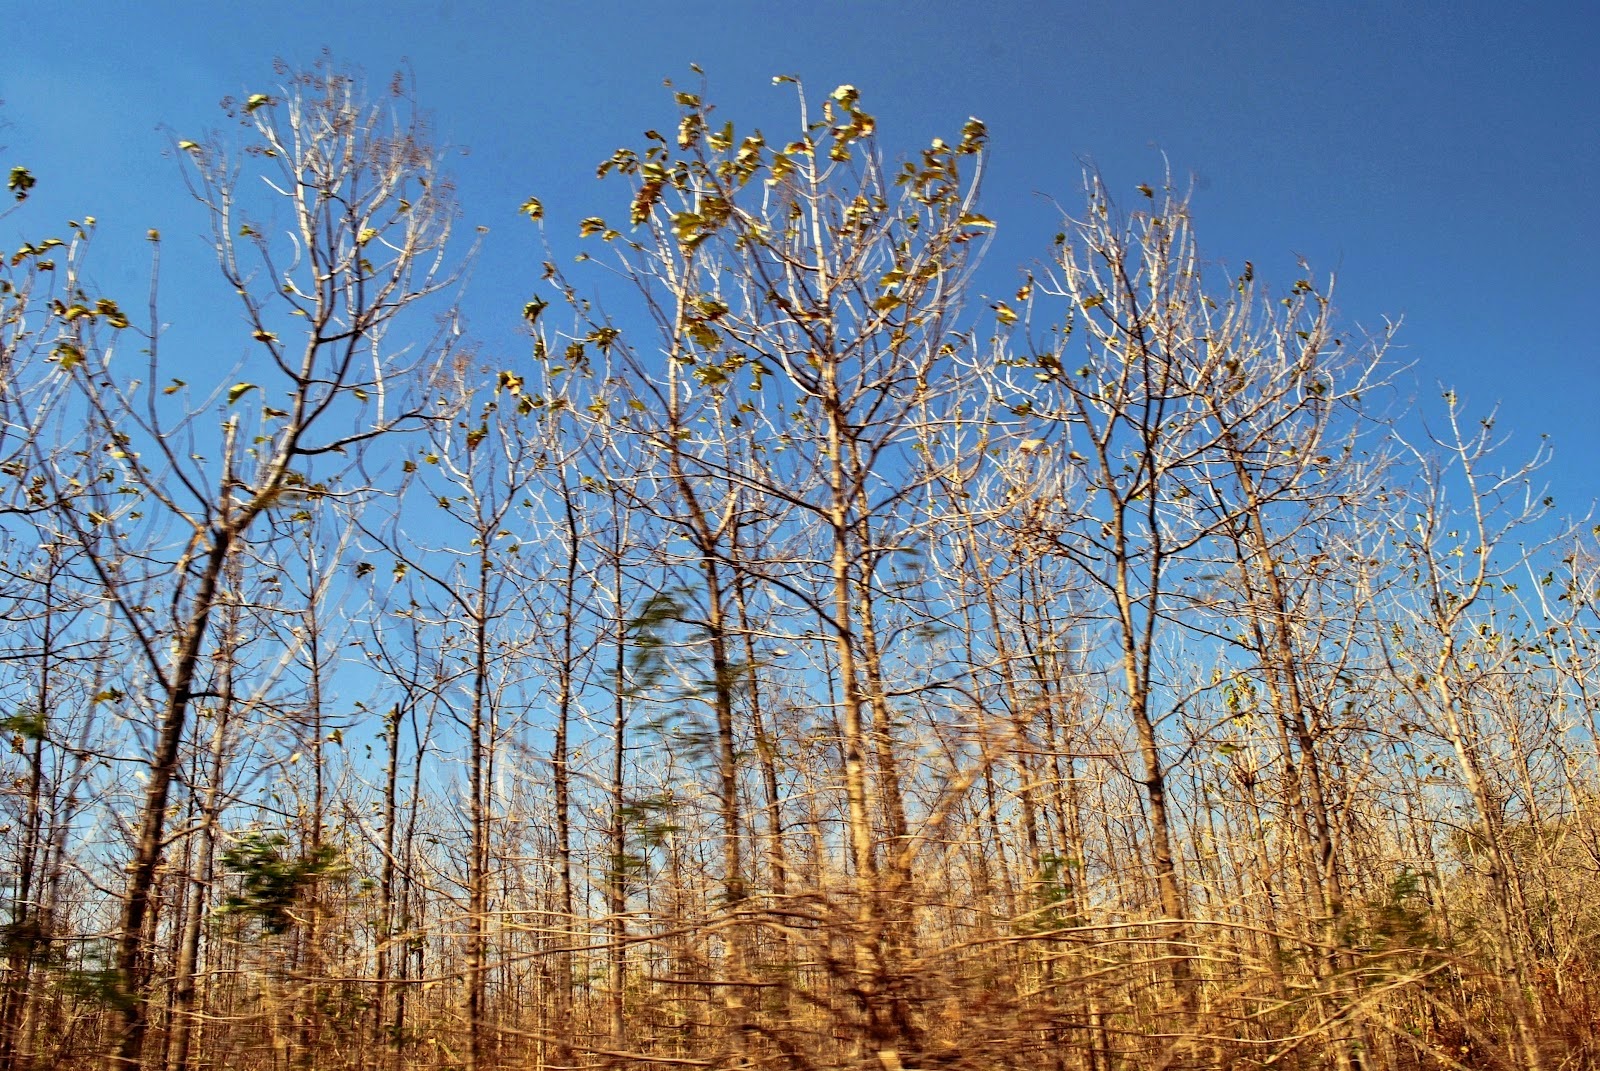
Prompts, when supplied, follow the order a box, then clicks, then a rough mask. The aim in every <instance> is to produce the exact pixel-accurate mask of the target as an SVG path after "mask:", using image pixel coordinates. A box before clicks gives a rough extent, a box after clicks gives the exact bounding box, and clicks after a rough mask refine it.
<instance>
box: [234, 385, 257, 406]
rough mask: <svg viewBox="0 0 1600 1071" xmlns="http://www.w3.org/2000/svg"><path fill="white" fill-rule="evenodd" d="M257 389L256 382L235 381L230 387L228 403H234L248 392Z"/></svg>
mask: <svg viewBox="0 0 1600 1071" xmlns="http://www.w3.org/2000/svg"><path fill="white" fill-rule="evenodd" d="M256 389H257V388H256V385H255V384H254V383H235V384H234V385H233V386H231V387H229V388H228V404H229V405H232V404H233V403H234V402H236V401H238V400H239V399H240V398H242V397H244V395H245V394H246V393H247V392H249V391H253V390H256Z"/></svg>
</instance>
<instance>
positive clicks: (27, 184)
mask: <svg viewBox="0 0 1600 1071" xmlns="http://www.w3.org/2000/svg"><path fill="white" fill-rule="evenodd" d="M38 184H39V180H38V179H36V178H34V177H33V173H32V172H30V171H29V170H28V169H27V168H25V167H13V168H12V169H11V177H10V178H9V179H7V180H6V189H8V190H10V191H11V195H12V196H13V197H15V198H16V199H17V200H18V201H26V200H27V199H28V191H29V190H31V189H33V188H34V187H35V186H37V185H38Z"/></svg>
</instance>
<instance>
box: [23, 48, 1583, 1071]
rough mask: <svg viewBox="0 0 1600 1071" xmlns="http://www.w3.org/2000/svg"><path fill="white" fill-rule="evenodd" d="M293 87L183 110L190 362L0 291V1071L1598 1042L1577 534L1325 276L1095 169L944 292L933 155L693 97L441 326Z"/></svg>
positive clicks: (404, 248)
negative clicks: (222, 348)
mask: <svg viewBox="0 0 1600 1071" xmlns="http://www.w3.org/2000/svg"><path fill="white" fill-rule="evenodd" d="M285 79H286V83H285V85H284V86H283V88H282V89H281V90H280V91H279V92H278V93H276V94H274V95H262V96H256V97H251V98H249V99H248V100H246V101H243V102H236V103H234V104H232V105H231V110H230V114H231V115H232V116H233V118H235V119H236V120H238V123H237V126H236V127H235V128H234V133H233V134H232V135H229V136H224V137H219V138H218V139H216V140H215V141H212V142H207V143H204V144H201V143H192V142H187V141H183V142H176V143H175V144H174V149H175V150H176V151H177V154H178V155H179V156H180V157H181V158H182V159H183V160H184V162H185V176H186V180H187V181H188V183H189V188H190V190H191V191H192V192H193V194H194V195H195V197H196V198H197V199H198V202H199V204H200V205H201V206H202V207H203V210H204V211H205V213H206V214H207V217H208V218H209V220H210V223H211V235H212V237H213V239H214V245H215V252H216V270H217V271H218V272H220V274H221V277H222V279H223V280H224V281H225V282H226V283H227V285H228V288H229V289H230V290H231V291H232V292H234V293H235V294H236V296H237V301H238V304H237V306H236V309H235V311H234V312H233V313H232V316H233V318H234V320H233V322H234V323H236V325H237V327H236V330H237V332H238V336H239V342H240V345H241V346H244V347H246V348H247V349H248V353H249V356H248V357H247V359H246V360H245V361H244V362H243V364H242V365H241V366H240V371H239V372H238V374H237V375H236V376H235V375H229V374H226V373H223V374H221V376H222V377H221V378H218V379H216V380H214V381H208V382H200V383H185V382H182V381H181V380H179V379H177V378H175V377H174V373H173V368H174V367H175V366H174V365H172V364H169V363H167V362H168V361H169V358H168V357H167V356H166V355H165V354H164V353H163V333H164V330H165V329H164V328H163V326H162V320H161V318H160V315H159V313H158V311H157V308H156V305H157V303H156V300H155V298H154V297H153V296H152V297H151V298H150V299H149V302H148V305H146V303H145V302H144V301H143V300H140V301H139V302H138V303H137V304H138V306H139V311H138V312H137V314H136V313H135V311H134V309H135V304H136V303H135V301H134V298H133V296H132V295H122V294H115V295H108V294H103V293H100V292H98V291H97V290H95V289H94V288H93V286H92V285H91V282H90V280H91V279H92V278H93V273H92V272H90V271H89V270H88V269H87V267H86V265H87V264H88V260H87V257H88V250H89V245H90V243H91V238H92V233H93V221H89V220H85V221H77V222H73V223H71V224H69V225H68V227H67V228H66V229H65V230H64V231H63V232H62V234H63V237H61V238H49V239H40V238H35V239H33V240H31V241H30V242H28V243H27V244H24V245H23V246H22V247H21V248H20V249H19V250H18V251H17V252H16V253H15V255H13V256H11V257H10V258H9V260H8V262H7V266H6V267H5V269H4V273H3V278H0V324H3V335H0V473H3V488H4V491H3V494H4V498H3V500H0V540H3V541H0V606H3V612H4V615H5V618H6V621H7V622H8V628H7V630H6V632H5V636H4V639H3V641H0V692H3V695H4V699H3V710H0V713H3V714H4V717H5V721H4V728H5V732H6V734H7V737H8V739H9V742H10V747H9V750H8V752H7V753H6V754H5V755H4V756H0V761H3V763H4V784H3V786H0V787H3V795H0V808H3V815H0V824H3V829H4V838H3V841H0V854H3V867H4V869H3V872H0V882H3V885H4V890H5V895H6V907H5V910H6V912H7V917H6V919H5V929H4V948H3V958H4V964H3V971H4V973H3V992H0V1065H3V1066H0V1071H32V1069H43V1068H67V1067H80V1066H81V1067H88V1066H92V1065H97V1064H101V1063H104V1064H105V1065H106V1066H110V1067H117V1066H121V1067H125V1068H161V1069H163V1071H188V1069H192V1068H203V1067H221V1066H226V1067H230V1068H235V1069H238V1071H246V1069H253V1068H274V1069H281V1068H290V1067H316V1068H374V1069H380V1068H381V1069H385V1071H391V1069H393V1071H398V1069H400V1068H436V1067H460V1068H466V1069H469V1071H480V1069H486V1068H512V1067H516V1068H524V1067H548V1068H576V1067H601V1066H604V1067H636V1068H643V1067H650V1066H669V1067H670V1066H691V1067H708V1068H709V1067H735V1066H749V1067H755V1066H760V1067H771V1068H788V1069H794V1071H810V1069H814V1068H815V1069H820V1068H830V1067H845V1066H850V1067H869V1068H880V1069H882V1071H901V1069H915V1068H933V1067H947V1068H970V1069H973V1071H976V1069H980V1068H981V1069H989V1068H1018V1069H1022V1068H1027V1069H1034V1068H1039V1067H1053V1068H1059V1069H1063V1071H1065V1069H1081V1071H1112V1069H1124V1068H1126V1069H1132V1068H1178V1067H1217V1068H1220V1067H1277V1068H1294V1069H1312V1068H1324V1067H1327V1068H1338V1069H1340V1071H1352V1069H1376V1068H1416V1069H1428V1071H1434V1069H1443V1068H1490V1067H1506V1068H1519V1069H1522V1068H1525V1069H1544V1068H1549V1069H1555V1068H1577V1067H1590V1066H1593V1065H1594V1064H1595V1062H1596V1055H1597V1053H1600V1045H1597V1042H1596V1038H1595V1033H1594V1019H1595V1011H1594V1007H1595V1005H1594V1002H1595V1001H1596V1000H1597V999H1600V991H1597V988H1596V987H1597V984H1600V982H1597V981H1596V979H1595V978H1594V975H1595V972H1596V970H1597V969H1600V915H1597V910H1596V907H1595V905H1596V904H1597V903H1600V895H1597V894H1600V809H1597V807H1596V806H1595V802H1594V801H1595V798H1596V795H1595V792H1596V786H1597V779H1600V744H1597V740H1600V737H1597V735H1596V731H1595V730H1596V724H1595V719H1596V712H1597V709H1600V694H1597V689H1600V664H1597V653H1596V650H1595V647H1594V642H1593V639H1592V637H1591V629H1593V628H1595V627H1596V626H1597V625H1600V620H1597V619H1596V610H1597V605H1600V586H1597V581H1600V569H1597V566H1596V557H1595V555H1594V553H1593V550H1592V544H1591V543H1590V542H1588V541H1587V533H1578V532H1576V531H1574V530H1569V529H1564V528H1562V527H1561V526H1560V525H1559V524H1557V523H1556V521H1555V519H1554V517H1553V515H1552V514H1551V510H1550V503H1549V502H1548V500H1544V499H1542V492H1541V491H1540V489H1539V486H1538V483H1537V479H1536V468H1537V463H1538V461H1539V459H1538V458H1534V459H1532V460H1531V462H1529V463H1526V464H1525V463H1523V462H1522V461H1520V460H1512V461H1507V460H1506V459H1505V458H1504V456H1503V452H1502V451H1500V450H1498V442H1497V437H1496V431H1495V429H1494V426H1493V422H1492V420H1489V419H1482V420H1480V419H1477V418H1474V417H1473V416H1471V415H1470V414H1469V413H1467V412H1465V411H1464V410H1463V409H1462V408H1461V407H1460V406H1459V405H1458V403H1457V401H1456V399H1455V398H1454V397H1453V396H1450V395H1447V396H1446V398H1445V399H1444V402H1443V403H1442V404H1433V403H1430V404H1428V405H1426V406H1424V407H1423V408H1424V409H1425V410H1426V412H1425V413H1424V414H1423V415H1424V416H1425V417H1426V419H1425V420H1421V421H1419V420H1416V419H1415V416H1416V414H1413V413H1409V412H1407V411H1406V410H1405V407H1404V406H1402V405H1400V404H1399V403H1398V401H1397V399H1400V398H1402V397H1403V395H1404V392H1403V391H1397V390H1395V389H1394V387H1393V384H1392V383H1391V378H1392V376H1393V374H1394V373H1393V370H1392V369H1391V367H1390V366H1389V364H1388V363H1387V362H1386V358H1385V355H1384V347H1385V344H1386V342H1387V339H1386V338H1383V337H1377V338H1374V337H1370V336H1366V335H1361V334H1353V333H1351V332H1350V331H1349V329H1348V328H1346V327H1345V326H1344V325H1343V324H1342V323H1341V322H1340V321H1339V320H1338V319H1337V318H1336V317H1335V315H1334V313H1333V308H1332V305H1331V294H1330V289H1331V283H1330V282H1327V281H1323V280H1320V279H1319V277H1317V276H1315V275H1313V274H1312V273H1311V272H1310V270H1309V269H1307V270H1306V271H1305V273H1304V276H1303V277H1302V278H1298V279H1295V280H1292V281H1290V282H1289V284H1288V285H1287V286H1276V287H1274V286H1272V285H1269V284H1268V283H1266V282H1264V281H1262V280H1257V279H1255V278H1254V274H1253V271H1252V269H1251V268H1250V266H1249V265H1248V264H1247V265H1246V267H1245V271H1244V273H1243V274H1242V275H1237V276H1236V275H1230V274H1227V273H1225V272H1224V271H1223V270H1222V269H1220V268H1218V267H1217V266H1216V265H1215V264H1214V263H1212V262H1210V261H1207V260H1206V259H1205V258H1204V257H1203V256H1202V254H1201V253H1200V251H1199V249H1198V248H1197V246H1196V243H1195V238H1194V233H1193V230H1192V228H1191V222H1190V218H1189V211H1188V205H1187V202H1186V199H1185V197H1184V196H1183V194H1182V192H1181V191H1179V190H1175V189H1173V188H1171V186H1170V185H1168V186H1166V187H1163V188H1159V189H1152V188H1149V187H1143V186H1141V187H1138V188H1137V190H1131V191H1129V194H1128V196H1127V197H1126V198H1119V200H1121V201H1122V202H1124V203H1123V204H1121V205H1119V204H1118V203H1115V202H1114V201H1113V198H1112V197H1111V196H1110V194H1109V193H1108V192H1107V191H1106V190H1105V189H1104V188H1103V187H1102V185H1101V184H1100V182H1099V181H1098V180H1096V179H1094V178H1092V177H1091V179H1090V181H1089V182H1088V184H1087V186H1086V190H1085V193H1086V197H1085V199H1084V202H1083V204H1082V207H1081V209H1080V210H1079V214H1078V215H1077V217H1076V218H1072V219H1067V220H1065V221H1064V222H1063V224H1062V233H1060V234H1058V235H1056V236H1055V239H1054V244H1053V246H1052V247H1051V248H1052V249H1053V253H1052V254H1051V256H1050V257H1049V258H1048V259H1047V260H1046V261H1044V262H1043V263H1041V264H1039V265H1038V266H1036V267H1035V268H1034V269H1033V271H1032V272H1031V274H1029V275H1028V276H1027V277H1026V279H1025V281H1024V283H1023V285H1022V286H1021V288H1020V289H1019V290H1018V291H1017V292H1016V294H1015V295H1014V296H1007V297H1006V299H1005V300H1003V301H992V302H991V300H990V299H989V298H980V297H979V296H978V295H977V294H976V293H975V291H974V287H973V277H974V271H975V268H976V264H977V259H978V254H979V253H980V251H981V250H982V248H983V247H984V245H985V244H986V239H987V237H988V235H989V234H990V233H991V232H992V229H993V227H994V223H993V222H991V221H990V220H989V219H988V218H986V217H985V216H984V215H982V214H981V213H980V209H979V204H978V187H979V179H980V176H981V172H982V166H983V160H984V154H985V145H986V137H987V135H986V132H985V130H984V127H983V125H982V124H981V123H980V122H978V121H977V120H972V121H970V122H969V123H968V124H967V125H966V127H965V128H964V129H963V130H962V131H960V132H958V133H955V134H954V135H953V136H952V138H951V139H950V140H948V141H939V140H936V141H934V142H933V143H932V144H930V145H929V146H928V147H926V148H925V149H922V150H921V151H919V152H915V153H913V154H911V155H910V156H909V157H907V158H906V159H905V160H903V161H895V162H890V161H889V160H887V159H886V158H885V157H884V156H882V155H880V153H879V150H878V148H877V144H876V140H875V137H874V121H873V119H872V117H871V116H870V115H869V114H868V113H867V112H865V111H864V110H862V104H861V101H860V100H859V98H858V95H857V93H856V91H855V90H854V89H853V88H851V87H849V86H843V87H840V88H839V89H837V90H835V91H834V92H833V93H831V94H830V95H829V96H828V97H827V98H826V99H824V100H821V101H815V100H812V99H810V98H808V97H807V96H806V95H805V93H804V92H803V91H802V92H800V94H799V96H800V102H801V114H800V120H799V124H798V126H797V127H796V128H795V130H794V131H793V132H792V133H790V134H788V135H786V136H785V137H784V138H782V139H772V140H767V139H765V138H763V136H762V135H761V134H759V133H755V132H749V133H745V132H741V131H738V130H736V128H735V127H734V126H733V125H732V124H731V123H725V122H724V121H723V120H722V117H721V116H720V115H715V116H714V115H713V110H712V108H711V107H710V106H709V105H708V104H707V103H706V102H705V101H703V100H702V99H701V97H700V96H699V95H698V94H695V93H688V92H681V93H679V94H678V95H677V104H678V108H679V115H678V124H677V126H676V128H675V129H672V130H671V132H670V133H669V134H668V135H662V134H659V133H656V132H649V133H647V134H646V135H645V136H644V138H643V139H642V141H641V142H640V143H639V144H638V145H637V146H636V147H634V148H625V149H620V150H618V152H617V153H616V154H615V155H614V156H613V157H612V158H611V159H610V160H609V161H607V162H606V163H605V164H604V165H603V166H602V167H601V177H602V178H603V179H604V180H605V181H606V182H607V183H609V184H610V188H612V189H613V190H614V191H615V192H616V194H617V197H616V202H617V204H618V206H619V207H618V209H617V212H616V217H615V218H614V219H599V218H594V219H586V220H584V221H582V223H581V233H582V234H583V236H584V237H585V238H586V239H587V240H588V241H589V242H590V243H592V244H593V245H594V247H595V248H594V250H593V252H592V253H591V254H590V255H589V257H588V258H580V260H585V259H587V260H588V263H587V264H582V263H580V264H579V265H578V266H577V267H575V268H573V269H572V270H571V271H568V270H567V269H564V268H561V267H558V266H557V265H556V264H554V263H550V264H547V265H546V266H545V270H544V273H543V277H542V278H541V279H537V280H534V279H530V280H529V281H528V285H529V288H530V291H531V292H533V293H535V294H536V295H540V296H535V297H533V299H532V300H531V301H530V302H529V303H528V304H527V306H526V307H525V308H523V309H522V310H521V320H520V321H519V320H518V319H517V317H516V311H517V310H509V314H508V316H507V318H506V319H507V323H508V324H511V323H520V324H521V325H522V329H523V331H524V333H525V336H526V337H528V338H529V339H530V342H529V345H530V347H531V352H529V353H528V354H526V355H525V356H520V357H517V358H515V359H505V360H499V359H496V360H486V359H485V357H484V354H485V353H486V352H487V350H486V349H477V348H473V347H471V346H467V345H464V344H463V331H462V329H461V325H460V320H459V317H458V316H457V315H456V313H455V311H454V310H455V305H454V302H455V301H457V300H458V298H459V288H458V285H457V284H458V282H459V280H460V279H461V277H462V275H461V271H460V268H461V266H462V265H463V264H464V263H466V262H467V260H468V259H469V258H470V250H466V249H463V248H462V247H461V243H460V242H459V241H453V240H452V235H451V231H452V227H453V225H454V223H455V220H456V213H457V207H456V205H455V204H454V203H453V202H452V200H451V197H452V193H451V186H450V184H449V182H448V180H447V178H446V177H445V176H444V175H443V174H441V173H440V170H439V163H440V157H439V155H438V153H437V152H436V150H435V148H434V146H433V145H432V144H431V142H430V140H429V136H428V131H427V129H426V127H425V125H424V124H423V123H421V122H420V121H419V119H418V118H417V116H416V113H415V111H414V110H413V108H412V105H411V102H410V100H409V98H408V96H407V94H406V90H405V86H404V85H403V84H398V83H397V84H396V85H394V86H391V87H390V88H389V91H388V92H387V93H385V94H378V95H376V96H375V97H373V98H370V99H368V98H365V97H363V96H362V90H361V87H360V86H359V85H358V84H357V83H356V82H354V81H353V80H351V79H349V78H348V77H345V76H343V75H341V74H339V73H338V72H336V71H333V70H331V69H328V68H325V67H323V68H316V69H313V70H311V71H309V72H306V73H302V74H291V73H289V72H285ZM797 88H798V87H797ZM230 138H231V140H230ZM263 180H265V181H263ZM31 187H32V176H31V175H29V174H28V173H27V172H26V171H23V170H21V169H18V170H16V171H14V172H12V183H11V188H12V191H13V194H14V196H15V197H16V199H17V200H18V201H19V202H20V201H24V200H26V197H27V195H28V193H29V192H30V189H31ZM27 207H28V206H26V205H18V206H17V209H16V210H15V211H14V212H13V213H12V214H11V215H10V217H9V218H8V226H13V227H20V228H22V229H25V230H30V229H31V228H33V227H36V226H38V222H37V221H35V220H31V219H29V218H28V217H27ZM524 210H525V211H526V212H527V214H528V215H530V216H532V217H533V218H534V219H539V218H541V216H542V208H541V206H540V204H539V202H538V201H536V200H530V201H529V202H528V203H527V204H526V205H525V206H524ZM1046 237H1048V236H1046ZM150 239H151V243H152V245H151V249H152V251H153V253H152V264H158V263H159V260H158V258H157V257H156V256H155V253H156V252H159V250H160V248H161V245H160V236H159V235H157V234H155V233H153V232H152V233H151V235H150ZM595 265H606V266H609V269H610V271H611V274H610V275H609V276H608V277H607V279H608V282H607V284H606V286H607V293H608V294H609V295H611V301H610V306H609V307H610V312H609V313H602V311H601V308H600V306H599V305H598V304H595V303H593V302H592V299H591V297H590V296H589V295H591V294H592V293H593V290H592V286H593V280H592V278H591V276H589V275H587V274H585V273H586V272H588V271H590V270H592V269H593V267H594V266H595ZM619 283H620V284H621V286H622V290H621V291H619ZM619 292H625V293H626V294H627V295H628V297H627V299H626V300H622V299H619V298H618V296H617V295H618V294H619ZM154 293H155V290H154V287H152V294H154ZM189 367H193V365H190V366H189ZM1424 427H1432V428H1433V429H1434V433H1433V434H1431V435H1430V434H1428V433H1427V432H1425V431H1420V432H1412V431H1410V430H1409V429H1415V428H1424ZM1580 536H1582V537H1583V538H1580Z"/></svg>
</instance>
